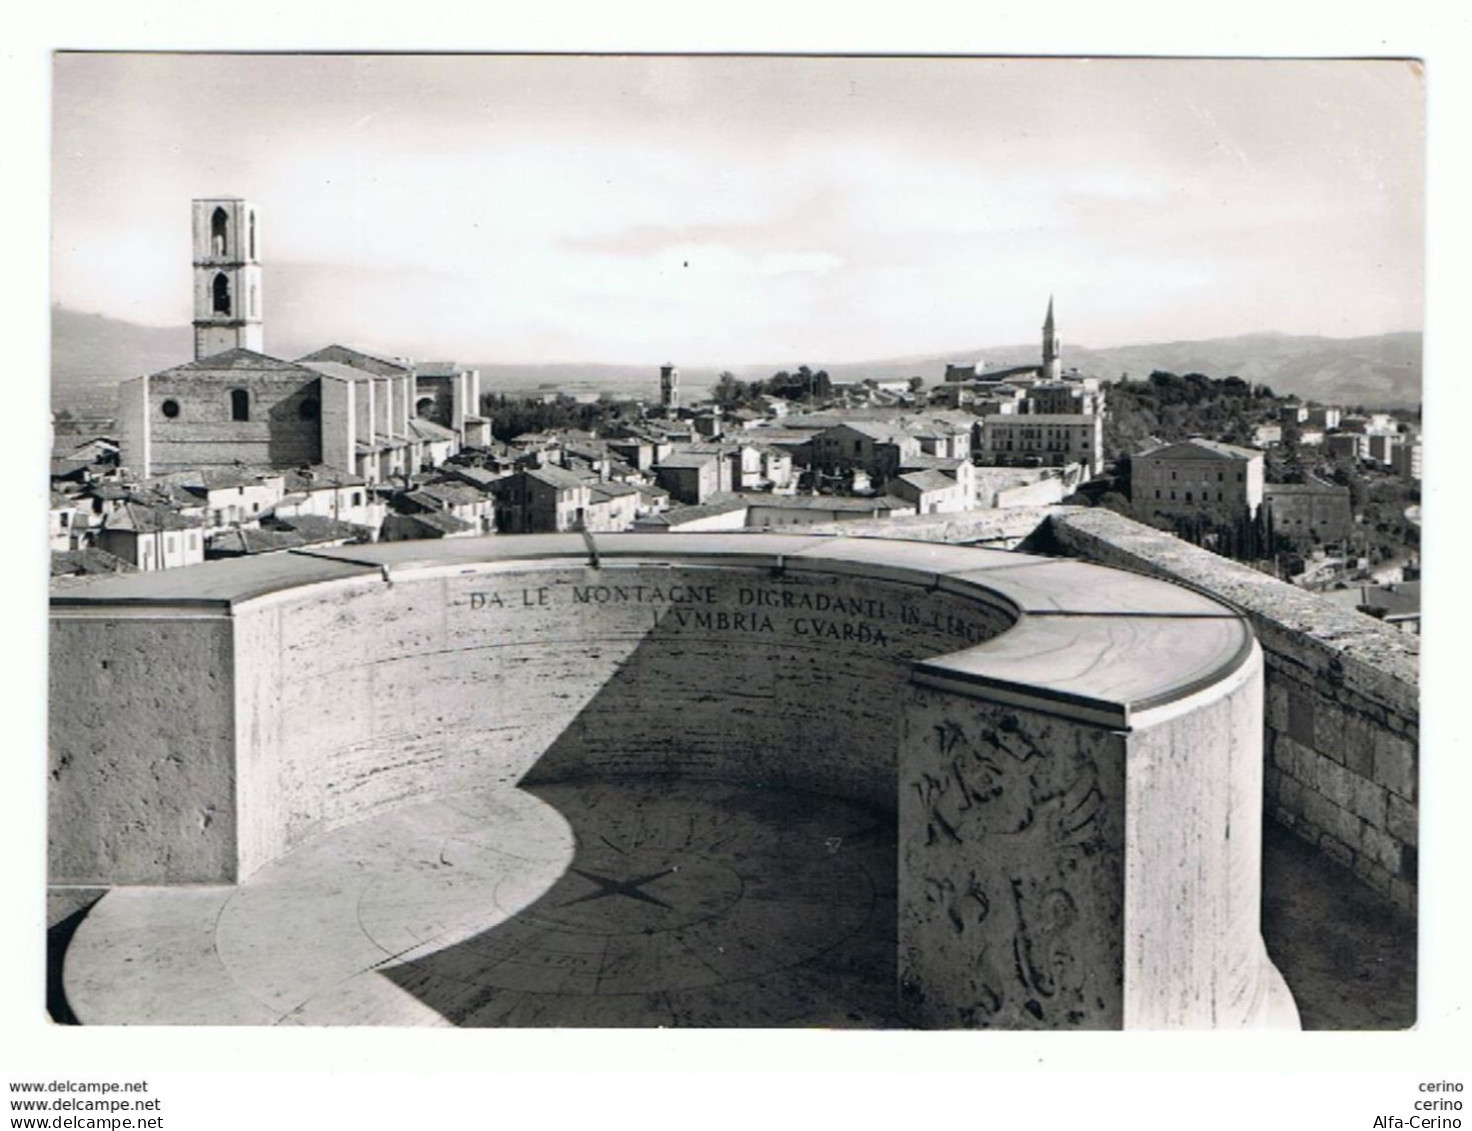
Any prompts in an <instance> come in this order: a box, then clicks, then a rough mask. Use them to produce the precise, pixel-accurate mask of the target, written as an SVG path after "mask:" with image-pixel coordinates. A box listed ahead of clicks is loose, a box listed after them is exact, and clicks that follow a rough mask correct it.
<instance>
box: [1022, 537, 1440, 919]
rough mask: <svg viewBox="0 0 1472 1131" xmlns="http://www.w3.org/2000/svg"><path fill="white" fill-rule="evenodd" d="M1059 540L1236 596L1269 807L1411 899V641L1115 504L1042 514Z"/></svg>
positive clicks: (1414, 803) (1414, 839)
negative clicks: (1259, 718) (1256, 662)
mask: <svg viewBox="0 0 1472 1131" xmlns="http://www.w3.org/2000/svg"><path fill="white" fill-rule="evenodd" d="M1048 535H1049V536H1050V538H1051V539H1052V540H1053V542H1054V544H1055V548H1056V549H1058V550H1059V551H1061V552H1064V553H1068V554H1072V555H1075V556H1078V557H1082V558H1087V559H1088V560H1090V561H1094V562H1098V563H1100V564H1101V565H1109V566H1116V567H1120V568H1124V569H1130V570H1134V571H1136V572H1141V573H1146V574H1149V575H1151V576H1154V577H1160V578H1164V579H1166V580H1170V581H1178V582H1184V583H1186V584H1188V585H1192V586H1194V587H1196V588H1198V589H1202V590H1205V591H1207V592H1209V593H1211V594H1212V595H1214V596H1217V597H1220V598H1223V599H1225V600H1227V601H1229V602H1232V603H1233V604H1235V605H1236V606H1237V607H1239V608H1240V609H1241V610H1242V611H1243V612H1244V613H1245V614H1246V616H1247V618H1248V619H1249V621H1250V622H1251V623H1252V626H1253V629H1254V631H1255V632H1256V634H1257V638H1258V640H1259V642H1260V643H1261V645H1262V649H1263V652H1264V655H1265V660H1266V704H1265V733H1264V740H1265V758H1266V764H1265V769H1264V795H1265V804H1266V809H1267V813H1268V814H1269V815H1270V816H1271V817H1272V818H1273V819H1275V820H1276V821H1278V822H1279V823H1280V824H1282V825H1284V826H1285V827H1287V828H1289V829H1291V830H1293V831H1294V832H1295V833H1296V834H1297V835H1298V836H1300V837H1302V838H1303V839H1304V840H1307V841H1309V842H1310V843H1312V844H1314V845H1317V846H1318V847H1319V848H1320V849H1321V850H1322V851H1323V852H1324V853H1325V854H1326V855H1327V856H1329V857H1331V858H1332V859H1334V860H1336V861H1338V862H1339V863H1340V864H1342V865H1343V866H1344V867H1345V868H1347V869H1350V870H1352V871H1353V872H1354V874H1355V875H1356V876H1357V877H1359V878H1360V879H1361V880H1362V881H1364V882H1365V883H1366V884H1368V885H1369V886H1370V887H1372V888H1373V889H1375V890H1376V891H1378V892H1380V893H1382V894H1384V895H1386V896H1388V897H1390V898H1391V899H1392V900H1393V901H1394V902H1395V903H1397V904H1398V905H1400V906H1402V907H1405V908H1407V909H1408V910H1414V909H1415V905H1416V879H1417V845H1418V835H1417V825H1418V804H1419V784H1418V779H1419V768H1420V755H1419V735H1420V700H1419V687H1420V684H1419V657H1420V653H1419V644H1418V642H1417V639H1416V638H1415V637H1413V636H1408V635H1406V634H1405V633H1401V632H1397V631H1396V630H1394V629H1392V628H1388V627H1386V626H1385V625H1384V624H1382V623H1381V622H1379V621H1377V620H1375V619H1373V618H1372V617H1367V616H1365V615H1363V614H1362V613H1358V612H1355V611H1354V610H1352V609H1347V608H1345V607H1343V606H1341V605H1338V604H1335V603H1334V602H1332V601H1329V600H1326V599H1325V598H1323V597H1320V596H1318V595H1317V594H1314V593H1309V592H1306V591H1305V590H1302V589H1298V588H1295V587H1294V586H1291V585H1287V584H1285V583H1284V582H1281V581H1278V580H1277V579H1276V578H1273V577H1270V576H1268V575H1266V574H1263V573H1259V572H1258V571H1257V570H1254V569H1252V568H1250V567H1248V566H1245V565H1242V564H1241V563H1239V562H1233V561H1230V560H1228V559H1226V558H1223V557H1220V556H1218V555H1216V554H1213V553H1210V552H1208V551H1206V550H1202V549H1200V548H1199V547H1196V546H1192V545H1190V544H1189V543H1187V542H1184V541H1182V540H1181V539H1179V538H1176V537H1173V536H1171V535H1169V534H1165V533H1162V532H1161V531H1158V530H1154V529H1152V528H1151V527H1148V526H1144V525H1142V524H1140V523H1137V522H1133V521H1131V520H1130V519H1127V518H1125V517H1123V516H1121V515H1118V514H1115V513H1113V512H1112V511H1106V510H1097V509H1095V510H1071V511H1069V512H1067V513H1059V514H1056V515H1054V516H1052V517H1051V518H1050V519H1049V520H1048Z"/></svg>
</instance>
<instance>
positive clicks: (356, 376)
mask: <svg viewBox="0 0 1472 1131" xmlns="http://www.w3.org/2000/svg"><path fill="white" fill-rule="evenodd" d="M297 364H298V365H301V366H302V367H303V368H305V369H310V370H311V371H312V372H313V373H320V374H321V375H322V376H323V377H334V378H336V379H337V380H339V381H372V380H374V379H380V380H381V379H382V378H380V377H379V375H378V374H377V373H370V372H369V371H368V370H366V369H354V368H353V367H352V366H351V365H344V364H343V363H342V362H340V361H300V362H298V363H297Z"/></svg>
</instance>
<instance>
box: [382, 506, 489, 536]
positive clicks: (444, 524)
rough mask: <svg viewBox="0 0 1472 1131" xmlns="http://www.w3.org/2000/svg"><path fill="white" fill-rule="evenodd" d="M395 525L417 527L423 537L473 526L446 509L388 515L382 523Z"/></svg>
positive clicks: (457, 532) (453, 532) (469, 528)
mask: <svg viewBox="0 0 1472 1131" xmlns="http://www.w3.org/2000/svg"><path fill="white" fill-rule="evenodd" d="M390 524H392V525H395V526H404V525H408V526H411V527H417V528H419V529H420V530H422V531H424V532H425V533H424V537H426V538H433V537H436V536H438V535H442V534H460V533H463V532H464V531H466V530H474V529H475V527H474V526H472V525H471V524H470V523H468V522H466V521H464V520H463V519H459V518H456V517H455V516H454V515H452V514H450V513H449V512H448V511H429V512H427V513H425V514H396V515H392V516H390V518H388V519H387V520H386V521H385V523H384V525H385V527H387V526H389V525H390Z"/></svg>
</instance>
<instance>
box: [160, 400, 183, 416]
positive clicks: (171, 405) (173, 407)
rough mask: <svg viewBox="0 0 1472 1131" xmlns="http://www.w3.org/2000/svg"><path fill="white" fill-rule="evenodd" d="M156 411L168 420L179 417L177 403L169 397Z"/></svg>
mask: <svg viewBox="0 0 1472 1131" xmlns="http://www.w3.org/2000/svg"><path fill="white" fill-rule="evenodd" d="M158 409H159V411H160V412H161V413H163V414H164V415H165V416H167V417H168V418H169V419H170V420H173V419H174V417H176V416H178V415H179V402H178V401H176V400H174V399H173V398H172V397H170V398H169V399H168V400H166V401H164V403H163V404H161V405H159V406H158Z"/></svg>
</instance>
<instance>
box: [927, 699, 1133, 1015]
mask: <svg viewBox="0 0 1472 1131" xmlns="http://www.w3.org/2000/svg"><path fill="white" fill-rule="evenodd" d="M1056 725H1057V724H1049V723H1047V722H1044V721H1041V720H1037V721H1032V720H1029V721H1028V722H1026V723H1024V721H1023V720H1021V719H1019V718H1018V717H1017V716H1015V715H1014V714H1013V713H1011V712H1009V711H1007V710H1005V709H1002V710H994V711H990V712H986V713H978V715H977V716H976V717H975V719H974V721H973V720H972V719H968V718H966V717H964V716H960V715H959V714H953V713H951V712H949V711H946V712H944V713H942V712H936V713H935V714H933V715H931V716H930V717H929V718H928V719H926V720H925V725H924V729H923V730H921V731H920V732H919V734H917V736H916V737H923V738H924V739H925V741H926V744H927V745H928V746H929V748H930V751H931V756H930V758H929V759H927V762H928V764H927V765H926V767H925V768H924V769H918V768H917V772H916V773H915V774H914V776H913V777H912V778H911V781H910V785H911V788H912V789H913V790H914V796H915V797H916V799H917V800H918V802H919V806H920V814H919V815H920V817H921V820H922V821H923V824H922V825H921V826H920V829H921V830H923V834H922V835H923V840H921V841H920V844H921V845H923V847H924V848H925V849H927V850H929V851H930V852H933V853H934V854H935V855H933V856H929V861H928V864H927V865H926V866H924V867H923V870H921V871H920V872H919V873H918V876H919V878H921V880H922V887H921V888H920V894H921V896H922V898H923V900H924V903H925V904H926V905H928V906H929V916H930V921H931V922H933V923H935V924H936V926H937V928H939V929H940V930H942V932H944V933H945V934H946V935H948V936H949V937H951V938H953V939H954V945H956V946H957V947H958V948H960V949H959V953H960V954H962V955H965V958H964V961H965V963H966V969H967V979H966V983H967V985H966V990H965V991H964V993H963V994H962V995H961V997H960V1000H959V1001H958V1003H957V1009H958V1016H959V1017H960V1019H961V1021H962V1023H963V1024H967V1025H991V1024H995V1023H997V1022H998V1021H1000V1020H1002V1019H1003V1018H1004V1017H1006V1016H1011V1017H1012V1018H1014V1019H1016V1018H1017V1017H1018V1015H1020V1014H1025V1015H1028V1016H1029V1017H1030V1018H1031V1020H1032V1021H1033V1022H1036V1023H1039V1024H1043V1025H1049V1026H1076V1025H1082V1024H1085V1023H1087V1022H1088V1021H1089V1020H1090V1019H1091V1018H1093V1017H1097V1016H1098V1015H1099V1011H1101V1010H1103V1009H1104V1002H1103V999H1102V997H1101V996H1099V995H1098V994H1097V993H1095V992H1091V991H1090V989H1089V987H1090V985H1091V984H1092V983H1091V981H1090V974H1089V965H1088V962H1089V961H1097V958H1096V957H1093V956H1094V950H1093V949H1091V943H1090V942H1089V941H1088V940H1089V937H1090V931H1091V930H1099V929H1100V928H1101V926H1103V927H1104V929H1105V930H1107V926H1104V925H1103V924H1101V923H1099V922H1095V923H1093V925H1092V926H1089V925H1088V924H1087V923H1086V921H1085V920H1086V917H1085V914H1084V912H1083V911H1081V909H1080V908H1081V901H1082V902H1083V903H1085V904H1086V905H1087V906H1088V907H1089V909H1090V910H1089V912H1088V915H1089V916H1090V917H1094V918H1097V917H1099V916H1100V915H1101V914H1102V915H1104V916H1107V915H1108V911H1107V910H1104V909H1102V908H1101V906H1100V904H1099V903H1098V900H1097V896H1096V895H1095V894H1094V893H1095V892H1096V891H1097V890H1098V880H1097V879H1096V877H1098V876H1101V875H1102V876H1107V875H1108V865H1107V864H1104V865H1103V867H1104V869H1105V870H1104V871H1103V872H1096V871H1091V868H1093V867H1096V866H1098V865H1096V863H1095V862H1097V861H1100V860H1101V859H1104V858H1106V857H1107V856H1108V853H1109V840H1108V837H1109V833H1108V831H1107V829H1106V828H1105V826H1106V825H1107V823H1108V803H1107V800H1106V798H1105V796H1104V791H1103V788H1102V786H1101V782H1100V769H1099V765H1098V763H1097V761H1096V760H1095V758H1094V757H1093V756H1091V754H1090V753H1088V752H1086V751H1085V749H1084V748H1083V747H1082V746H1079V747H1076V748H1075V749H1073V750H1068V749H1067V747H1063V748H1062V749H1060V750H1059V751H1058V752H1056V753H1051V754H1050V753H1049V750H1050V746H1049V743H1050V742H1052V741H1055V740H1056V739H1057V738H1060V737H1062V736H1061V734H1060V733H1059V732H1058V731H1055V730H1053V729H1051V728H1052V727H1053V726H1056ZM979 859H985V860H987V861H988V862H989V864H990V866H989V867H988V868H978V867H975V866H974V865H973V862H974V861H976V860H979ZM1086 955H1087V956H1090V957H1089V958H1088V959H1087V960H1086V957H1085V956H1086Z"/></svg>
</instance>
